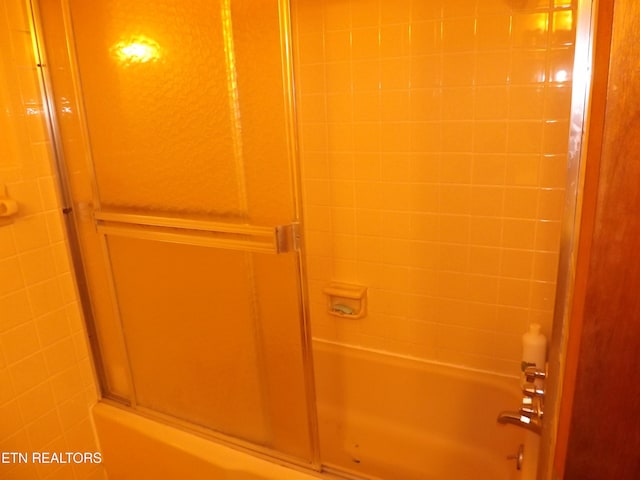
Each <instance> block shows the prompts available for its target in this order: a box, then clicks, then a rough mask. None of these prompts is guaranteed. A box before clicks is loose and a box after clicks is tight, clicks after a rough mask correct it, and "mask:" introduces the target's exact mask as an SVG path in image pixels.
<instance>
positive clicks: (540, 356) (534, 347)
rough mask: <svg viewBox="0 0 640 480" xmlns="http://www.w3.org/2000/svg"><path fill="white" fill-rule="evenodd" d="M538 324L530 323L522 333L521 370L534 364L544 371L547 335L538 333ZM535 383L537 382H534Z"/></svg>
mask: <svg viewBox="0 0 640 480" xmlns="http://www.w3.org/2000/svg"><path fill="white" fill-rule="evenodd" d="M540 328H541V327H540V324H539V323H532V324H531V325H529V331H528V332H526V333H525V334H524V335H522V370H523V371H524V369H525V368H526V367H528V366H532V365H535V367H536V368H537V369H538V370H542V371H545V369H546V363H547V337H545V336H544V335H543V334H542V333H540ZM523 381H524V375H523ZM536 383H537V382H536Z"/></svg>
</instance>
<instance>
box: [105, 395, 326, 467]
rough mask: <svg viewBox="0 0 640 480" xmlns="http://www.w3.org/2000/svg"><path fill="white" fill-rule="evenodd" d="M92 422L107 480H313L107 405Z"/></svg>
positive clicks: (260, 459)
mask: <svg viewBox="0 0 640 480" xmlns="http://www.w3.org/2000/svg"><path fill="white" fill-rule="evenodd" d="M93 418H94V422H95V426H96V431H97V434H98V440H99V443H100V451H101V452H102V458H103V462H104V466H105V469H106V471H107V476H108V480H183V479H184V480H318V477H317V476H316V475H314V474H313V473H311V472H310V473H309V474H307V473H305V472H301V471H298V470H294V469H293V468H287V467H284V466H281V465H278V464H275V463H272V462H269V461H267V460H264V459H262V458H258V457H254V456H252V455H249V454H247V453H244V452H241V451H239V450H235V449H232V448H229V447H227V446H224V445H221V444H218V443H214V442H212V441H210V440H208V439H206V438H203V437H200V436H197V435H194V434H191V433H188V432H186V431H183V430H180V429H177V428H174V427H171V426H169V425H165V424H162V423H159V422H157V421H154V420H151V419H148V418H145V417H142V416H140V415H137V414H135V413H132V412H130V411H128V410H123V409H121V408H119V407H116V406H113V405H110V404H107V403H98V404H97V405H95V406H94V407H93Z"/></svg>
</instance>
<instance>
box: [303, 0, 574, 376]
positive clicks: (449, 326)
mask: <svg viewBox="0 0 640 480" xmlns="http://www.w3.org/2000/svg"><path fill="white" fill-rule="evenodd" d="M573 9H574V7H573V6H572V4H571V2H570V0H477V1H476V0H430V1H423V0H394V1H388V0H295V1H293V19H294V29H295V32H294V37H295V38H294V47H295V55H296V68H297V81H298V83H297V95H298V105H299V107H298V110H299V111H298V116H299V120H300V138H301V156H302V169H303V193H304V213H305V227H306V228H305V238H306V247H307V263H308V272H309V277H310V296H311V321H312V325H313V332H314V336H316V337H320V338H327V339H332V340H339V341H346V342H350V343H355V344H360V345H365V346H368V347H372V348H380V349H384V350H389V351H394V352H398V353H402V354H408V355H415V356H419V357H424V358H429V359H434V360H438V361H444V362H451V363H456V364H462V365H468V366H472V367H476V368H482V369H488V370H492V371H497V372H502V373H507V374H513V375H516V374H517V372H518V368H519V357H520V344H521V343H520V336H521V334H522V333H523V332H524V331H525V330H526V328H527V325H528V324H529V323H530V322H539V323H541V324H542V326H543V332H545V333H546V334H549V333H550V332H551V322H552V309H553V302H554V295H555V277H556V269H557V260H558V246H559V238H560V218H561V214H562V204H563V197H564V183H565V168H566V152H567V142H568V116H569V108H570V96H571V75H572V64H573V42H574V36H575V32H574V27H573V25H572V23H573V22H572V18H573ZM332 280H333V281H340V282H350V283H356V284H361V285H366V286H368V287H369V297H370V308H369V314H368V316H367V317H366V318H364V319H359V320H353V319H345V318H338V317H334V316H330V315H328V314H327V313H326V310H327V305H326V298H325V297H324V296H323V294H322V288H323V287H324V286H325V285H326V284H327V283H328V282H329V281H332Z"/></svg>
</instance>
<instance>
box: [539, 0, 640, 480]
mask: <svg viewBox="0 0 640 480" xmlns="http://www.w3.org/2000/svg"><path fill="white" fill-rule="evenodd" d="M633 1H634V0H615V1H614V0H602V1H596V2H595V3H594V6H595V7H597V8H596V9H595V10H594V16H593V18H594V20H595V21H594V26H597V28H595V29H594V33H593V37H592V39H593V41H592V45H593V46H594V50H593V71H592V74H591V79H592V85H591V99H590V102H589V104H590V105H589V115H588V122H585V135H586V141H585V151H584V155H583V159H584V162H583V163H584V171H583V175H582V178H583V185H582V188H581V191H582V193H581V195H580V199H581V202H580V203H581V208H580V209H579V211H580V212H581V213H580V215H579V217H580V220H579V221H580V225H579V228H578V229H577V230H576V231H577V232H579V237H578V238H577V239H576V241H575V247H576V248H575V255H574V257H573V258H574V259H575V263H574V265H575V266H574V268H573V281H572V282H571V286H572V289H573V292H572V293H571V294H570V295H568V296H567V299H568V301H567V305H566V309H565V310H564V311H563V312H561V313H562V316H561V317H559V316H558V310H557V311H556V314H557V316H556V318H562V319H565V320H564V321H561V322H558V323H559V324H560V325H558V331H559V332H560V333H561V334H562V335H561V339H562V340H563V341H562V342H557V344H559V347H562V346H563V345H562V344H564V348H559V349H558V350H556V352H554V355H553V356H552V357H551V358H550V373H551V376H553V375H557V376H558V381H557V384H558V385H557V389H556V391H555V393H556V394H557V397H556V398H557V401H556V402H555V409H556V411H555V412H554V414H555V415H554V417H553V418H552V420H555V421H556V424H552V425H547V426H548V427H552V428H547V430H548V431H547V432H545V434H544V435H543V444H544V442H545V441H546V442H547V443H548V449H547V452H546V453H547V456H546V457H545V455H544V453H543V458H542V459H541V460H542V462H541V466H542V467H543V468H541V471H540V472H539V476H538V478H540V479H545V480H547V479H564V478H567V480H573V478H578V477H579V478H581V479H583V478H587V476H589V475H594V476H593V477H592V478H604V477H602V475H603V471H604V472H608V473H604V475H609V474H612V475H615V477H608V478H620V479H622V478H636V477H635V476H633V475H635V474H637V473H638V471H637V470H638V469H639V468H640V462H638V461H636V462H637V464H636V463H633V461H629V460H628V459H629V455H628V453H627V455H626V456H625V453H624V452H622V453H618V451H622V450H624V449H625V448H623V447H626V444H627V443H625V441H624V440H622V441H620V440H616V441H617V442H619V443H618V445H617V448H616V446H615V445H614V446H613V447H611V446H610V445H611V443H612V442H611V440H610V439H611V438H616V437H615V434H617V433H619V432H622V434H623V435H626V436H627V438H628V439H629V441H635V446H636V447H637V446H638V439H637V434H634V433H633V432H634V430H633V428H628V427H627V426H626V425H627V423H628V422H629V421H630V420H631V422H633V423H635V424H636V425H637V424H638V422H639V420H638V414H637V412H635V415H634V416H633V417H630V416H629V413H632V412H628V411H626V410H625V411H624V412H615V413H614V415H615V416H614V418H613V421H616V422H617V425H618V426H617V427H616V429H615V430H612V429H611V428H609V427H610V426H609V425H608V423H607V422H608V421H609V420H607V419H606V418H603V417H604V416H603V415H602V412H601V411H594V402H593V401H592V400H591V398H590V394H591V392H592V391H593V392H602V390H603V389H605V388H607V389H608V390H607V391H606V393H604V394H603V393H599V395H600V400H601V401H602V400H603V399H606V398H607V397H608V396H609V397H611V398H616V397H617V398H623V399H626V398H629V397H633V395H635V396H636V397H637V396H638V393H640V388H638V387H633V389H632V391H629V390H628V388H627V383H628V384H629V385H637V382H635V384H634V382H633V379H628V382H627V381H620V380H611V379H609V378H603V375H602V374H601V372H600V374H598V372H599V369H602V368H603V367H602V365H603V364H609V362H610V363H611V364H614V365H620V364H622V365H624V361H625V360H624V358H626V357H624V353H621V352H624V351H625V350H626V352H627V353H626V355H627V357H629V352H630V351H633V350H636V351H637V350H638V347H639V345H640V341H639V340H638V338H637V337H638V336H639V335H635V334H638V333H639V332H640V327H638V326H631V327H630V326H629V325H627V326H626V328H627V329H628V330H627V331H628V333H629V334H628V335H627V336H624V335H622V336H621V335H618V336H617V337H616V338H615V339H613V340H611V339H609V338H607V339H606V340H604V339H602V335H601V333H600V332H602V330H600V331H599V330H598V329H599V328H600V329H601V328H602V327H603V326H604V327H606V328H607V330H615V328H616V327H618V326H619V324H618V319H620V320H624V318H620V317H621V316H622V317H625V316H626V315H621V313H622V314H626V313H629V312H630V311H631V313H632V314H634V315H635V317H633V320H637V317H638V313H639V312H638V308H637V307H635V308H634V309H633V310H630V308H629V301H628V299H627V300H620V302H618V303H617V304H616V306H617V309H618V311H617V312H612V313H611V316H609V315H608V312H607V314H605V315H603V314H602V312H603V310H605V311H606V310H607V301H608V297H607V296H606V295H607V294H606V292H604V291H603V289H602V288H601V287H600V286H599V285H600V284H602V283H603V282H602V275H601V274H602V272H603V269H604V268H606V266H607V265H609V264H613V265H615V264H616V262H615V261H614V260H615V259H614V260H612V257H615V256H616V255H617V257H618V258H617V262H618V265H619V264H620V259H619V256H620V252H619V251H618V252H615V251H614V249H612V248H611V247H609V242H610V239H612V237H613V235H612V234H611V233H610V232H612V231H614V232H615V230H616V229H615V228H612V227H615V226H616V225H620V224H624V218H625V217H623V216H622V215H619V213H618V208H619V206H620V205H621V204H624V200H625V199H626V198H627V197H630V196H631V194H634V196H633V197H631V198H636V197H637V191H638V188H637V187H635V186H634V184H633V181H628V180H627V179H626V178H625V177H624V176H621V175H620V173H619V170H620V169H621V165H622V164H623V163H625V162H621V161H619V160H618V161H617V162H616V160H617V159H618V157H619V156H617V155H616V154H619V153H620V152H619V151H616V149H615V148H614V147H612V145H616V144H620V141H621V139H620V138H619V135H620V134H621V132H625V130H624V129H623V128H621V126H620V124H618V123H617V122H622V120H619V118H620V117H624V115H620V113H621V108H620V103H621V102H620V100H617V103H616V101H612V100H611V99H612V98H613V97H614V96H615V95H616V94H618V95H619V96H623V98H624V95H626V94H627V91H633V92H635V93H636V94H637V93H639V92H640V81H638V80H637V75H635V79H634V75H631V74H630V72H632V68H633V67H632V66H626V65H634V64H636V63H638V59H639V58H640V55H639V54H638V50H637V47H635V50H633V48H632V47H628V48H626V49H624V48H621V45H635V44H637V42H638V40H640V38H639V37H640V35H638V33H639V31H638V30H637V28H636V29H635V30H633V29H632V28H630V25H631V24H632V22H633V21H634V20H635V21H636V22H637V21H638V19H639V18H640V8H639V7H637V6H636V7H632V5H633ZM625 2H626V3H625ZM614 8H615V10H614ZM634 8H635V10H634ZM614 26H615V34H616V35H621V36H622V35H626V36H627V37H625V39H624V42H623V41H620V40H617V41H616V40H615V39H614ZM629 60H631V62H629ZM622 65H625V67H624V68H622V67H621V66H622ZM637 70H638V69H635V71H637ZM625 75H626V76H625ZM630 98H631V99H633V98H634V97H633V96H630ZM614 100H615V99H614ZM608 102H609V103H608ZM631 111H632V112H633V108H632V109H631ZM607 115H609V117H607ZM628 118H631V117H629V116H628ZM628 118H627V120H628ZM609 123H611V124H612V125H613V126H610V125H609ZM628 133H631V132H628ZM622 134H624V133H622ZM631 134H632V133H631ZM636 143H637V141H636ZM625 160H626V158H625ZM625 166H627V165H625ZM629 172H630V175H631V176H633V175H634V174H635V175H638V176H640V167H638V161H637V157H636V160H634V162H632V164H631V166H629ZM625 173H626V172H625ZM611 185H613V188H609V187H610V186H611ZM627 215H628V212H627ZM638 231H640V228H638V225H637V222H634V223H633V225H632V232H631V233H632V234H637V233H638ZM607 235H609V236H607ZM629 237H631V238H635V237H634V236H633V235H631V236H630V235H629V234H628V233H627V238H626V242H627V243H625V244H623V245H626V246H628V245H629V243H630V242H633V240H629ZM621 242H622V241H621ZM637 243H638V241H637V240H636V241H635V243H632V244H631V245H632V246H633V245H637ZM621 244H622V243H621ZM618 268H620V267H618ZM633 268H634V269H635V270H634V271H636V270H638V268H639V267H638V261H637V260H636V261H635V262H634V265H633ZM598 273H600V276H598ZM607 273H608V272H607ZM614 283H615V282H614ZM636 287H637V285H636ZM633 288H634V287H633V286H631V287H629V286H628V285H625V284H622V285H620V284H618V287H617V293H619V294H620V295H623V296H626V297H628V296H629V290H630V289H633ZM625 301H626V302H627V303H625ZM598 312H599V313H598ZM598 315H599V316H598ZM636 323H637V322H636ZM596 324H597V325H596ZM555 333H556V329H555V326H554V334H555ZM614 342H615V343H614ZM633 342H635V343H633ZM556 346H558V345H556ZM605 371H608V370H607V369H605ZM613 373H614V374H615V373H616V372H613ZM611 377H612V378H614V377H615V375H612V376H611ZM551 393H554V392H551ZM630 402H631V400H624V401H623V403H624V405H625V406H627V407H629V406H630V405H631V406H633V404H632V403H630ZM596 403H597V402H596ZM600 405H601V404H600ZM627 410H628V409H627ZM631 410H633V409H631ZM631 422H629V423H631ZM605 429H607V433H608V435H609V442H608V443H607V440H600V434H601V433H602V431H603V430H605ZM612 435H613V436H612ZM634 435H635V436H634ZM585 442H586V444H588V445H589V448H590V449H591V451H589V449H585V448H584V447H585ZM607 447H608V449H609V451H608V452H605V453H604V454H602V455H601V454H600V452H601V451H604V450H607ZM543 452H544V449H543ZM612 459H613V461H612ZM594 467H597V468H600V469H603V468H604V470H600V472H599V473H597V472H596V471H594V470H595V468H594ZM614 469H615V473H613V472H614ZM585 475H587V476H585ZM598 475H600V476H598ZM621 475H622V476H621ZM625 475H632V477H627V476H625ZM590 478H591V477H590Z"/></svg>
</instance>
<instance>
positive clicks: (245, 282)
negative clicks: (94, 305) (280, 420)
mask: <svg viewBox="0 0 640 480" xmlns="http://www.w3.org/2000/svg"><path fill="white" fill-rule="evenodd" d="M109 251H110V256H111V263H112V268H113V273H114V278H115V283H116V289H117V296H118V303H119V305H120V315H121V319H122V324H123V330H124V335H125V339H126V343H127V347H128V350H129V357H130V362H131V369H132V373H133V380H134V384H135V386H136V396H137V402H138V404H139V405H141V406H144V407H147V408H152V409H154V410H157V411H160V412H163V413H166V414H169V415H173V416H177V417H180V418H183V419H185V420H189V421H191V422H193V423H197V424H199V425H203V426H206V427H209V428H212V429H214V430H218V431H221V432H223V433H227V434H232V435H237V436H241V437H243V438H246V439H249V440H252V441H255V442H257V443H266V439H267V437H268V435H267V432H266V424H265V412H264V401H265V397H264V393H263V390H264V389H263V385H261V369H262V368H263V367H262V366H261V365H260V362H259V356H260V354H259V348H258V345H259V338H258V332H259V330H258V328H257V324H256V322H257V320H258V319H257V318H256V315H255V313H256V311H255V308H256V306H255V298H254V293H253V288H254V286H253V284H252V281H251V276H250V270H248V269H247V266H248V262H249V261H250V258H249V257H248V255H249V254H246V253H243V252H231V251H224V250H217V249H211V248H200V247H191V246H182V245H173V244H169V243H159V242H148V241H143V240H134V239H126V238H119V237H111V238H109Z"/></svg>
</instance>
